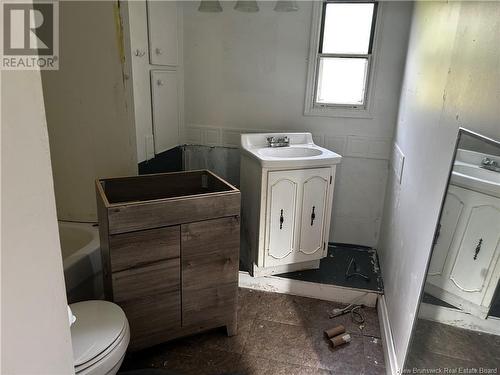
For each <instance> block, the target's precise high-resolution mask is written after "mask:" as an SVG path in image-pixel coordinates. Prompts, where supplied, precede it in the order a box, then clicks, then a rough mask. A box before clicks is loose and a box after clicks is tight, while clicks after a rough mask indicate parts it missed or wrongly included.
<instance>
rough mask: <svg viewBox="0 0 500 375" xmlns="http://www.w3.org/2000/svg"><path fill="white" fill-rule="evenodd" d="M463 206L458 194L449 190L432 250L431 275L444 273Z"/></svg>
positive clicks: (429, 273)
mask: <svg viewBox="0 0 500 375" xmlns="http://www.w3.org/2000/svg"><path fill="white" fill-rule="evenodd" d="M463 207H464V203H463V202H462V200H461V199H460V198H459V197H458V196H457V195H455V194H453V193H450V192H448V194H447V195H446V200H445V202H444V207H443V213H442V216H441V222H440V225H441V228H440V230H439V236H438V238H437V242H436V245H435V246H434V250H433V251H432V259H431V263H430V265H429V271H428V275H429V276H437V275H441V274H442V273H443V269H444V266H445V263H446V258H447V257H448V253H449V252H450V248H451V244H452V241H453V237H454V235H455V230H456V228H457V224H458V220H459V219H460V215H461V213H462V210H463Z"/></svg>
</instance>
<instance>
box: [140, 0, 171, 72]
mask: <svg viewBox="0 0 500 375" xmlns="http://www.w3.org/2000/svg"><path fill="white" fill-rule="evenodd" d="M147 7H148V31H149V61H150V62H151V64H152V65H174V66H175V65H177V64H178V39H177V22H178V19H177V5H176V2H175V1H152V0H148V1H147Z"/></svg>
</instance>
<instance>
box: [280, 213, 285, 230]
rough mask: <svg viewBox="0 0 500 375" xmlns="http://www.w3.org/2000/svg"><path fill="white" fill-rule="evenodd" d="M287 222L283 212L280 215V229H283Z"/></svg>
mask: <svg viewBox="0 0 500 375" xmlns="http://www.w3.org/2000/svg"><path fill="white" fill-rule="evenodd" d="M284 221H285V218H284V217H283V210H281V213H280V229H283V222H284Z"/></svg>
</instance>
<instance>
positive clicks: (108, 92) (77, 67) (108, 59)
mask: <svg viewBox="0 0 500 375" xmlns="http://www.w3.org/2000/svg"><path fill="white" fill-rule="evenodd" d="M59 12H60V30H61V32H60V51H61V53H60V69H59V70H57V71H44V72H42V80H43V91H44V99H45V107H46V112H47V125H48V129H49V138H50V151H51V156H52V168H53V169H54V184H55V190H56V203H57V214H58V217H59V218H60V219H63V220H76V221H96V220H97V218H96V203H95V187H94V180H95V179H96V178H99V177H113V176H125V175H130V174H136V173H137V157H136V153H137V152H136V147H135V129H134V124H133V122H132V120H131V118H132V113H131V108H132V107H131V105H130V97H129V95H130V91H129V87H128V81H127V80H125V79H124V73H126V71H125V69H126V67H125V66H124V65H123V63H124V55H123V54H124V47H123V44H122V43H123V41H122V40H121V30H120V28H119V25H120V18H119V12H118V8H117V2H114V1H62V2H60V4H59ZM128 74H129V73H128ZM129 75H130V74H129Z"/></svg>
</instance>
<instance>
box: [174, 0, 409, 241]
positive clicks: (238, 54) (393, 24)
mask: <svg viewBox="0 0 500 375" xmlns="http://www.w3.org/2000/svg"><path fill="white" fill-rule="evenodd" d="M312 3H313V2H311V1H299V2H298V5H299V10H298V11H297V12H286V13H280V12H275V11H274V10H273V7H274V1H261V2H259V7H260V10H259V12H257V13H243V12H238V11H236V10H234V9H233V6H234V1H224V2H222V6H223V8H224V11H223V12H222V13H202V12H198V10H197V9H198V6H199V2H183V3H182V6H183V15H184V19H183V22H184V43H183V46H184V82H185V95H184V97H185V106H184V107H185V122H186V124H185V141H186V142H187V143H191V144H202V145H205V146H214V147H218V146H231V147H238V146H239V136H240V133H245V132H252V131H253V132H255V131H259V130H260V131H264V132H265V131H274V132H276V131H284V132H290V131H296V132H302V131H307V132H311V133H313V136H314V140H315V142H317V143H318V144H319V145H321V146H325V147H327V148H330V149H333V150H334V151H336V152H338V153H340V154H342V155H343V156H344V159H343V160H342V164H341V165H340V167H339V170H338V175H337V180H336V187H335V189H336V190H335V191H336V192H335V202H334V209H333V218H332V219H333V220H332V227H331V235H330V238H331V239H332V240H334V241H338V242H347V243H357V244H362V245H368V246H375V245H376V244H377V242H378V238H379V227H380V221H381V217H382V211H383V201H384V195H385V186H386V179H387V170H388V168H387V167H388V159H389V155H390V149H391V142H392V136H393V132H394V127H395V124H396V115H397V103H398V98H399V90H400V84H401V77H402V73H403V66H404V58H405V54H406V43H407V35H408V31H409V23H410V11H411V5H410V4H409V3H408V2H392V1H391V2H384V4H383V7H382V8H384V9H383V13H382V14H381V15H380V17H379V19H378V21H379V23H380V38H379V40H378V42H379V43H378V52H379V54H378V61H377V64H376V71H375V73H376V76H375V86H374V97H373V113H372V116H371V117H370V118H348V117H318V116H304V114H303V113H304V96H305V91H306V75H307V59H308V54H309V39H310V28H311V15H312ZM360 145H361V146H360ZM220 162H221V163H223V162H224V161H223V160H221V161H220ZM218 165H219V166H220V164H218ZM222 168H225V167H222Z"/></svg>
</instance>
